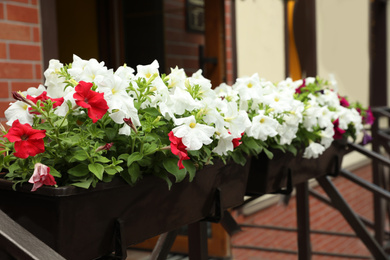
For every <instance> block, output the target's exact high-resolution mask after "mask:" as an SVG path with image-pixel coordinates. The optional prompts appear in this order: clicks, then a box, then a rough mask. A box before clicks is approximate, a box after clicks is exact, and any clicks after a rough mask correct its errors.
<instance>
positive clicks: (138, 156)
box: [127, 152, 143, 167]
mask: <svg viewBox="0 0 390 260" xmlns="http://www.w3.org/2000/svg"><path fill="white" fill-rule="evenodd" d="M142 158H143V155H142V154H140V153H139V152H134V153H132V154H130V156H129V157H128V158H127V167H129V166H130V165H131V164H132V163H133V162H136V161H139V160H141V159H142Z"/></svg>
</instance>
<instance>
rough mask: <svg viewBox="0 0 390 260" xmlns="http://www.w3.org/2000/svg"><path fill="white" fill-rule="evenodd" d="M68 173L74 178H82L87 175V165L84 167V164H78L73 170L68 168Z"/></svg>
mask: <svg viewBox="0 0 390 260" xmlns="http://www.w3.org/2000/svg"><path fill="white" fill-rule="evenodd" d="M68 173H69V174H70V175H73V176H75V177H83V176H86V175H88V173H89V170H88V166H87V165H85V164H78V165H77V166H75V167H73V168H70V169H69V170H68Z"/></svg>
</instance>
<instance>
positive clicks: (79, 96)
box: [73, 81, 108, 123]
mask: <svg viewBox="0 0 390 260" xmlns="http://www.w3.org/2000/svg"><path fill="white" fill-rule="evenodd" d="M92 86H93V84H92V83H88V82H84V81H80V82H79V84H78V85H77V86H76V87H75V90H76V93H75V94H74V95H73V98H74V99H75V100H76V104H77V105H79V106H80V107H83V108H86V109H87V110H88V116H89V118H91V119H92V122H93V123H96V122H97V121H98V120H99V119H101V118H102V117H103V116H104V114H105V113H106V112H107V110H108V106H107V102H106V100H105V99H104V94H103V93H98V92H96V91H93V90H92V89H91V88H92Z"/></svg>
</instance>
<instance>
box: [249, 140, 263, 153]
mask: <svg viewBox="0 0 390 260" xmlns="http://www.w3.org/2000/svg"><path fill="white" fill-rule="evenodd" d="M245 141H246V142H245V144H246V146H247V147H248V148H250V149H252V150H255V151H256V153H257V154H259V153H260V152H261V150H262V149H263V148H262V147H261V146H260V145H259V144H258V143H257V142H256V141H255V140H254V139H252V138H247V139H245Z"/></svg>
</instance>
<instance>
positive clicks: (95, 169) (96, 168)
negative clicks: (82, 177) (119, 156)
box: [88, 163, 104, 180]
mask: <svg viewBox="0 0 390 260" xmlns="http://www.w3.org/2000/svg"><path fill="white" fill-rule="evenodd" d="M88 169H89V170H90V171H91V172H92V173H93V174H94V175H95V176H96V177H97V178H98V179H99V180H102V179H103V173H104V166H103V165H101V164H100V163H90V164H88Z"/></svg>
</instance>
